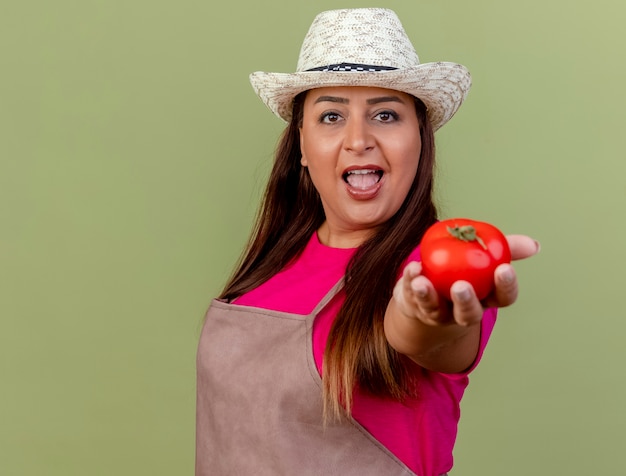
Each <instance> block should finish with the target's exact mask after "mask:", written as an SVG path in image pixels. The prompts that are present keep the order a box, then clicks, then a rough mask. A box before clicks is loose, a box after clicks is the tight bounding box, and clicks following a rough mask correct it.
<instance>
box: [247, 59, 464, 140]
mask: <svg viewBox="0 0 626 476" xmlns="http://www.w3.org/2000/svg"><path fill="white" fill-rule="evenodd" d="M250 83H251V84H252V87H253V89H254V91H255V92H256V94H257V95H258V96H259V98H261V100H262V101H263V102H264V103H265V104H266V105H267V107H268V108H269V109H270V110H271V111H272V112H273V113H274V114H276V115H277V116H278V117H280V118H281V119H283V120H284V121H286V122H289V121H290V120H291V111H292V104H293V100H294V98H295V97H296V96H297V95H298V94H300V93H301V92H304V91H307V90H309V89H316V88H323V87H331V86H370V87H380V88H386V89H393V90H396V91H402V92H405V93H408V94H411V95H413V96H415V97H417V98H419V99H421V100H422V102H424V104H425V105H426V107H427V108H428V117H429V119H430V122H431V124H432V127H433V130H437V129H439V128H440V127H441V126H443V125H444V124H445V123H446V122H448V121H449V120H450V119H451V118H452V116H454V114H455V113H456V112H457V111H458V109H459V107H460V106H461V104H462V103H463V101H464V100H465V98H466V97H467V94H468V92H469V89H470V87H471V84H472V80H471V76H470V74H469V71H468V70H467V68H465V66H463V65H460V64H457V63H449V62H437V63H424V64H421V65H419V66H416V67H414V68H410V69H396V70H390V71H377V72H355V71H332V72H322V71H306V72H299V73H266V72H261V71H257V72H255V73H252V74H251V75H250Z"/></svg>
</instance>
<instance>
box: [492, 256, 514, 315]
mask: <svg viewBox="0 0 626 476" xmlns="http://www.w3.org/2000/svg"><path fill="white" fill-rule="evenodd" d="M494 281H495V285H496V289H495V293H494V295H495V298H496V301H497V305H498V306H499V307H505V306H510V305H511V304H513V303H514V302H515V300H516V299H517V295H518V292H519V288H518V283H517V275H516V274H515V270H514V269H513V266H511V265H510V264H508V263H506V264H501V265H500V266H498V267H497V268H496V271H495V273H494Z"/></svg>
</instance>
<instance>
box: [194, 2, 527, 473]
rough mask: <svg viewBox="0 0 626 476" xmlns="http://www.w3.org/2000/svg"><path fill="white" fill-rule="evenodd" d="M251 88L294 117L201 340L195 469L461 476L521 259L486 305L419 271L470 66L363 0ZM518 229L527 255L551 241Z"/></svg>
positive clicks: (515, 239)
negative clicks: (439, 138) (468, 402)
mask: <svg viewBox="0 0 626 476" xmlns="http://www.w3.org/2000/svg"><path fill="white" fill-rule="evenodd" d="M251 82H252V85H253V87H254V88H255V91H256V92H257V94H258V95H259V96H260V98H261V99H262V100H263V101H264V102H265V103H266V104H267V105H268V107H269V108H270V109H271V110H272V111H273V112H274V113H275V114H277V115H278V116H279V117H281V118H282V119H284V120H285V121H287V123H288V125H287V128H286V130H285V132H284V134H283V137H282V140H281V142H280V145H279V147H278V150H277V154H276V161H275V164H274V167H273V170H272V172H271V175H270V178H269V183H268V186H267V189H266V194H265V197H264V201H263V204H262V207H261V210H260V214H259V217H258V220H257V224H256V228H255V230H254V232H253V234H252V237H251V239H250V243H249V246H248V248H247V250H246V252H245V253H244V256H243V258H242V261H241V263H240V265H239V267H238V269H237V270H236V272H235V273H234V275H233V277H232V278H231V280H230V282H229V283H228V284H227V285H226V287H225V289H224V291H223V293H222V294H221V296H220V298H219V299H218V300H216V301H214V302H213V304H212V305H211V307H210V309H209V311H208V313H207V319H206V321H205V326H204V329H203V332H202V336H201V338H200V345H199V349H198V401H197V448H196V474H197V475H208V474H211V475H215V474H271V475H282V474H288V475H290V474H299V475H301V474H316V475H317V474H319V475H327V474H342V475H345V474H355V475H356V474H358V475H362V474H385V475H410V474H418V475H421V476H438V475H442V474H445V473H446V472H447V471H449V470H450V469H451V467H452V449H453V445H454V440H455V437H456V431H457V423H458V418H459V402H460V399H461V397H462V395H463V392H464V390H465V387H466V386H467V383H468V374H469V373H470V372H471V370H472V369H473V368H474V367H475V366H476V365H477V363H478V361H479V360H480V356H481V355H482V352H483V350H484V348H485V345H486V343H487V340H488V338H489V335H490V333H491V329H492V328H493V325H494V323H495V317H496V308H497V307H502V306H507V305H510V304H512V303H513V302H514V301H515V299H516V296H517V280H516V277H515V272H514V271H513V268H512V267H511V266H510V265H508V264H507V265H501V266H500V267H498V269H497V270H496V272H495V283H496V289H495V291H494V292H493V293H492V295H491V296H490V297H488V298H487V299H486V300H484V301H483V302H480V301H479V300H478V299H477V298H476V295H475V293H474V290H473V289H472V287H471V285H470V284H469V283H467V282H463V281H458V282H456V283H454V285H453V286H452V288H451V291H452V292H451V296H452V298H451V299H452V300H451V302H448V301H446V300H445V299H443V298H440V297H439V296H438V295H437V293H436V292H435V290H434V288H433V286H432V284H431V283H430V281H429V280H428V279H426V278H425V277H424V276H421V274H420V270H421V267H420V263H419V242H420V239H421V237H422V236H423V234H424V232H425V230H426V229H427V228H428V227H429V226H430V225H432V224H433V223H434V222H435V221H436V220H437V213H436V209H435V206H434V204H433V200H432V188H433V167H434V131H436V130H437V129H438V128H440V127H441V126H442V125H443V124H445V123H446V122H447V121H448V120H449V119H450V118H451V117H452V116H453V115H454V113H455V112H456V111H457V110H458V108H459V107H460V105H461V103H462V102H463V100H464V99H465V97H466V95H467V92H468V90H469V87H470V76H469V73H468V72H467V70H466V69H465V68H464V67H463V66H461V65H457V64H452V63H430V64H422V65H420V64H419V59H418V57H417V54H416V53H415V50H414V48H413V46H412V45H411V43H410V41H409V40H408V38H407V36H406V34H405V32H404V30H403V28H402V25H401V24H400V21H399V19H398V18H397V16H396V15H395V13H393V12H392V11H390V10H386V9H350V10H334V11H329V12H323V13H321V14H320V15H318V16H317V17H316V19H315V20H314V22H313V24H312V25H311V28H310V30H309V32H308V34H307V35H306V37H305V39H304V43H303V45H302V50H301V54H300V58H299V62H298V68H297V72H296V73H294V74H280V73H260V72H259V73H254V74H252V75H251ZM508 238H509V242H510V245H511V249H512V254H513V257H514V259H520V258H525V257H528V256H531V255H532V254H534V253H536V252H537V251H538V245H537V244H536V242H534V241H533V240H532V239H530V238H529V237H525V236H511V237H508Z"/></svg>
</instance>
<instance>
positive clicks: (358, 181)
mask: <svg viewBox="0 0 626 476" xmlns="http://www.w3.org/2000/svg"><path fill="white" fill-rule="evenodd" d="M382 176H383V171H382V170H374V169H355V170H350V171H348V172H346V173H345V174H344V175H343V180H344V181H345V182H346V183H347V184H348V185H350V186H352V187H354V188H359V189H362V190H366V189H368V188H371V187H374V186H375V185H376V184H377V183H378V182H380V179H381V178H382Z"/></svg>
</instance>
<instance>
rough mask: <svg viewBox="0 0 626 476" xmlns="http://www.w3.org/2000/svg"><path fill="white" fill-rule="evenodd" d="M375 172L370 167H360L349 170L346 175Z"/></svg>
mask: <svg viewBox="0 0 626 476" xmlns="http://www.w3.org/2000/svg"><path fill="white" fill-rule="evenodd" d="M375 173H377V171H376V170H371V169H361V170H350V171H349V172H348V173H347V175H351V174H354V175H365V174H375Z"/></svg>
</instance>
